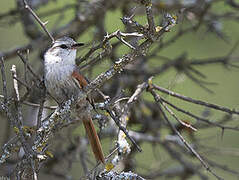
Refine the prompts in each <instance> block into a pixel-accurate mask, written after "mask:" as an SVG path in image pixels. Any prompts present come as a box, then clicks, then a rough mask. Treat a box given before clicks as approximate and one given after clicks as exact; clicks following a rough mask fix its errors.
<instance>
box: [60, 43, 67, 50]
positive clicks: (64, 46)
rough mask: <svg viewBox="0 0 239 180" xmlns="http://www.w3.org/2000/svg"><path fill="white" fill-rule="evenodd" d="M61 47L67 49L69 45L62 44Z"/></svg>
mask: <svg viewBox="0 0 239 180" xmlns="http://www.w3.org/2000/svg"><path fill="white" fill-rule="evenodd" d="M60 48H62V49H67V48H68V47H67V45H65V44H62V45H60Z"/></svg>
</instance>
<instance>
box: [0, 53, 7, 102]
mask: <svg viewBox="0 0 239 180" xmlns="http://www.w3.org/2000/svg"><path fill="white" fill-rule="evenodd" d="M0 65H1V74H2V84H3V86H2V89H3V95H4V104H5V105H6V103H7V81H6V74H5V67H4V59H3V57H2V58H0Z"/></svg>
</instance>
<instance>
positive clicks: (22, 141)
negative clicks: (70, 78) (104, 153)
mask: <svg viewBox="0 0 239 180" xmlns="http://www.w3.org/2000/svg"><path fill="white" fill-rule="evenodd" d="M17 1H18V0H16V2H17ZM20 1H22V2H23V8H25V10H27V11H28V12H29V13H30V14H31V15H32V16H33V17H34V19H35V20H36V21H37V22H38V23H39V24H40V26H41V27H42V28H43V30H44V31H45V33H46V34H47V36H48V37H49V39H50V40H51V41H52V42H54V38H53V36H52V35H51V34H53V35H54V37H59V36H63V35H68V36H72V37H73V38H75V39H78V38H80V37H81V36H82V35H83V34H84V33H85V32H87V31H90V29H91V28H92V27H93V29H95V31H94V33H93V35H91V36H92V39H89V40H88V41H89V42H90V43H89V44H93V46H92V47H91V48H90V49H89V50H87V51H86V53H84V55H82V57H79V58H78V59H77V60H76V63H77V65H79V67H80V69H81V70H82V71H84V73H85V72H86V75H87V76H89V79H93V80H92V81H90V83H89V85H88V86H87V87H86V88H85V92H86V96H87V95H89V94H91V95H92V96H93V99H95V102H96V103H95V105H94V108H95V112H92V115H93V117H95V119H96V120H97V121H98V123H99V124H100V133H99V135H100V137H101V139H105V138H106V137H110V143H111V146H110V149H114V150H113V151H110V152H112V153H110V155H109V156H108V157H107V162H108V163H107V164H106V165H105V167H101V166H100V165H99V164H97V165H96V166H95V168H92V166H93V164H94V163H92V161H91V158H90V156H88V154H87V153H86V152H84V153H80V160H81V161H80V162H81V163H80V164H81V165H82V167H83V169H84V173H85V175H86V176H85V177H87V178H92V179H95V178H96V177H97V178H98V179H111V178H115V179H144V178H143V177H153V178H157V177H160V176H165V177H166V176H172V177H176V176H177V177H180V178H181V179H189V178H190V177H191V176H193V175H196V176H198V177H199V178H200V179H207V174H205V173H204V172H203V167H204V168H205V169H206V170H207V171H208V172H210V173H211V174H213V175H214V176H215V177H216V178H217V179H222V178H221V177H219V176H218V175H217V174H215V170H214V169H215V168H220V169H223V170H224V171H226V172H227V173H231V174H234V175H237V176H238V174H239V173H238V172H237V171H232V170H231V169H230V168H225V167H224V166H223V165H221V164H219V163H217V159H216V160H211V159H210V158H208V157H207V158H206V157H205V156H204V155H201V151H202V149H203V148H201V147H202V146H200V144H199V141H200V139H199V138H200V137H198V135H197V134H196V133H195V132H194V131H196V130H197V132H198V131H201V130H202V129H203V128H204V127H206V128H211V127H219V128H220V129H221V130H222V131H223V132H224V131H225V130H227V129H229V130H233V131H238V126H236V125H227V124H226V123H227V122H229V121H232V120H234V119H235V118H236V116H235V117H234V116H232V115H238V114H239V112H238V111H237V110H236V109H230V108H227V107H224V106H223V105H216V104H213V103H210V102H205V101H201V100H197V99H194V98H191V97H187V96H184V95H182V94H179V93H176V92H174V91H173V90H170V89H169V88H163V87H162V86H161V85H156V84H158V83H152V78H151V76H154V77H157V76H158V75H161V74H162V73H163V72H165V71H168V70H169V69H170V68H171V67H172V68H175V69H176V71H178V72H179V73H184V74H185V75H186V76H187V77H188V78H189V79H191V80H192V81H193V82H195V83H196V84H197V85H198V86H200V87H202V88H203V89H204V90H206V91H210V92H211V90H210V89H209V88H208V87H207V86H208V85H210V84H212V83H209V82H207V81H206V75H204V74H203V73H201V72H200V71H199V70H198V69H196V68H195V67H196V66H199V65H200V66H206V65H208V64H221V65H223V66H224V67H226V68H231V67H233V68H238V65H237V64H236V63H237V60H238V57H235V56H233V54H234V53H235V50H236V48H237V46H238V42H239V41H238V42H237V43H235V45H233V46H232V48H231V50H230V51H229V53H227V54H226V55H225V56H222V57H216V58H214V57H209V58H204V59H198V58H190V59H189V58H188V57H187V53H182V54H181V55H179V56H178V57H176V58H169V57H167V56H162V55H161V51H162V50H164V49H165V48H168V47H170V46H171V45H173V44H174V43H175V42H176V41H177V40H178V39H180V38H182V37H184V36H185V35H187V34H189V33H194V32H195V31H196V30H198V29H199V28H200V27H202V26H205V27H206V28H207V29H208V30H210V31H211V32H212V33H214V34H215V35H216V36H217V37H218V38H221V39H222V40H224V41H228V38H226V35H225V33H224V31H223V29H222V28H220V26H219V25H220V24H221V23H222V20H223V19H231V20H234V21H237V20H238V14H237V13H235V12H234V11H233V12H231V13H224V14H216V13H214V12H213V10H212V8H211V7H212V6H213V5H214V4H216V3H218V2H217V1H207V2H206V1H205V2H204V1H201V2H197V1H195V2H190V3H187V2H185V1H180V2H178V3H176V4H175V3H168V2H167V1H166V2H161V1H160V2H157V1H153V2H152V1H150V0H136V1H127V0H124V1H116V0H110V1H109V0H99V1H89V2H88V1H84V2H80V1H79V2H77V3H75V4H70V5H69V4H67V5H66V6H64V7H61V8H57V7H56V8H55V7H54V8H55V9H54V11H51V12H50V11H49V12H46V13H37V14H39V16H37V15H36V13H35V12H34V11H33V9H34V10H35V9H36V10H37V9H38V8H39V7H40V6H41V5H43V4H47V3H48V2H49V1H50V0H44V2H43V1H42V2H40V3H39V2H38V3H39V4H37V3H36V4H37V5H36V4H35V5H34V3H35V2H34V1H36V0H33V1H32V2H31V4H28V3H27V1H26V0H20ZM32 3H33V4H32ZM56 3H57V2H56ZM135 3H137V4H135ZM162 3H163V4H162ZM131 5H132V6H131ZM227 5H228V6H229V7H230V8H233V9H238V5H237V4H236V2H234V1H227ZM30 6H31V7H32V8H33V9H32V8H31V7H30ZM134 6H137V7H136V8H133V10H132V9H130V7H134ZM102 7H103V10H102ZM162 8H163V13H162ZM67 9H72V10H73V11H74V12H73V13H74V17H73V18H72V19H70V20H69V21H68V22H67V24H64V25H61V24H60V23H59V22H58V21H60V20H63V19H64V12H65V11H66V10H67ZM116 9H117V10H120V11H121V12H122V14H123V15H124V16H123V17H122V18H121V21H122V24H124V26H125V30H121V29H118V28H117V29H118V30H116V29H113V30H112V31H111V32H113V33H107V31H108V29H107V28H106V27H105V26H104V24H102V23H103V22H104V21H105V17H106V15H105V14H106V12H108V11H111V10H116ZM142 9H143V10H142ZM21 11H22V10H21V9H20V8H19V9H13V10H10V11H9V12H6V13H2V14H1V15H0V21H1V20H4V19H5V18H6V17H7V18H12V17H15V16H20V17H21V18H19V17H17V18H15V20H14V21H13V20H12V22H16V21H19V20H20V21H25V20H26V19H24V18H26V17H24V15H22V13H21ZM132 11H133V12H132ZM172 11H174V12H176V14H177V16H176V15H172V14H169V13H167V12H172ZM52 14H56V15H59V18H58V20H57V21H56V22H55V25H56V27H54V30H51V31H48V29H47V28H46V23H43V22H42V21H41V19H40V18H39V17H41V18H42V17H48V18H49V20H50V17H49V16H50V15H52ZM138 15H144V18H145V20H146V22H147V23H146V24H142V23H140V22H138V21H137V20H136V18H135V17H137V16H138ZM61 17H62V18H61ZM99 18H101V20H100V21H99ZM12 19H14V18H12ZM183 19H186V20H188V21H190V25H188V26H185V27H184V26H183V25H182V24H183V22H182V20H183ZM22 23H23V22H22ZM26 23H29V24H26ZM31 23H32V21H31V22H28V21H25V24H24V23H23V24H24V25H26V26H25V28H29V27H32V26H30V25H31ZM9 24H10V23H9ZM176 24H179V25H178V26H177V27H178V28H177V30H176V32H171V29H173V27H174V26H175V25H176ZM218 24H219V25H218ZM28 25H29V26H28ZM33 27H34V28H37V26H33ZM106 29H107V31H106ZM33 32H37V33H39V31H34V30H33ZM25 33H26V32H25ZM167 34H172V36H170V38H168V39H167V40H165V37H166V36H167ZM26 36H27V37H28V38H29V39H30V40H31V41H30V42H29V43H28V44H25V45H16V47H15V48H10V50H7V51H2V52H0V62H1V63H0V64H1V75H2V87H3V88H2V93H3V94H0V105H1V106H0V112H1V113H2V112H4V113H5V115H6V117H7V118H6V119H8V121H9V122H10V123H9V124H10V125H11V128H13V129H14V131H15V135H13V137H12V138H11V139H10V138H9V139H10V140H9V141H8V142H4V143H5V144H4V146H3V151H2V154H1V158H0V163H1V164H0V166H3V167H4V165H5V164H6V165H8V164H9V165H15V164H17V166H16V168H15V169H11V172H13V173H11V174H10V175H9V176H11V177H14V176H15V177H16V178H17V179H21V178H22V177H23V176H25V175H29V176H30V177H32V178H33V179H38V175H39V173H45V174H47V175H49V176H53V177H55V178H62V177H63V178H69V177H70V176H71V174H70V170H71V169H72V166H73V162H74V160H75V159H78V158H79V157H78V153H79V149H81V148H82V147H83V146H84V148H85V146H86V144H87V143H86V142H84V141H85V138H84V137H82V136H81V135H79V134H77V133H76V134H77V139H78V141H77V142H74V140H72V139H75V137H72V136H73V135H72V134H73V133H72V129H73V128H74V127H76V124H77V125H78V124H79V122H80V119H77V118H75V117H74V116H73V115H72V113H71V110H72V108H73V106H74V102H75V101H74V100H73V99H70V100H69V101H67V102H65V104H64V106H62V107H57V106H53V105H51V101H49V100H48V101H46V102H45V100H46V96H47V99H50V98H51V97H50V95H49V93H47V91H46V89H45V87H44V84H43V77H42V73H41V69H40V70H38V71H37V70H36V69H37V68H38V67H36V66H35V64H34V63H33V64H34V65H32V63H30V62H29V60H30V59H29V60H28V58H29V56H28V54H29V53H28V52H29V50H31V52H33V51H35V52H36V51H37V52H38V53H39V57H40V58H42V53H43V52H44V51H45V49H46V47H47V45H48V44H47V41H48V39H46V38H44V37H42V36H41V35H40V34H37V35H36V37H39V38H36V39H34V38H32V37H31V36H30V35H28V34H27V33H26ZM113 38H114V40H116V41H117V42H114V43H112V44H111V41H113ZM95 44H96V45H95ZM122 45H123V46H124V48H125V46H126V47H128V51H127V53H125V52H123V53H122V52H121V53H118V52H119V51H118V49H120V48H121V47H122ZM26 51H27V57H25V52H26ZM119 54H123V55H119ZM172 54H173V52H172ZM16 55H18V56H19V58H20V59H21V60H22V62H23V64H24V67H25V71H24V72H23V73H19V75H18V76H17V73H16V66H14V65H13V66H12V69H11V71H12V79H13V90H14V91H13V92H14V93H13V95H11V93H10V92H8V91H7V88H8V87H9V83H8V81H7V79H8V76H7V69H6V67H5V66H4V64H5V62H7V61H8V62H11V61H9V60H10V59H11V58H12V57H15V56H16ZM39 57H38V58H35V59H37V60H39V59H40V58H39ZM33 59H34V58H33ZM33 59H32V58H31V60H33ZM152 60H153V61H156V60H158V61H160V63H155V64H157V65H155V66H153V68H150V67H149V66H150V61H152ZM103 61H104V62H107V66H105V65H104V68H102V69H101V68H99V66H100V65H102V63H103ZM99 70H100V74H99V75H97V76H96V77H94V78H92V77H93V76H92V74H94V73H93V72H99ZM19 72H20V70H19ZM21 76H24V78H21ZM22 87H24V88H22ZM99 88H100V90H99ZM156 92H157V93H158V92H162V93H164V94H167V95H170V96H173V97H175V98H177V99H179V100H180V101H182V102H189V103H192V104H196V105H200V106H201V107H204V108H205V109H209V110H208V111H209V112H211V109H212V110H213V109H215V110H218V111H221V112H224V113H227V114H228V116H223V118H222V119H220V120H217V121H215V120H214V119H213V117H212V116H210V113H208V114H207V113H206V115H205V114H203V113H202V114H201V115H195V114H194V112H191V111H190V110H186V109H184V108H182V107H180V106H178V105H176V103H174V101H173V100H171V99H170V100H168V99H167V98H165V97H164V96H161V95H159V94H157V93H156ZM98 94H100V95H99V96H98ZM150 94H151V95H152V96H153V97H154V100H150V101H148V100H147V98H146V97H147V96H148V95H150ZM145 96H146V97H145ZM53 100H54V99H53ZM25 107H26V108H25ZM171 108H172V109H171ZM25 109H27V110H28V112H27V111H26V112H25ZM173 109H174V110H176V112H174V111H173ZM48 110H52V112H48ZM166 112H167V113H166ZM177 112H181V113H183V114H185V115H187V116H189V117H192V118H194V119H195V120H196V121H197V122H196V123H195V124H192V123H190V120H186V121H185V120H184V119H181V118H179V116H178V114H177ZM25 114H27V115H25ZM1 116H2V114H1ZM229 116H230V117H229ZM170 117H173V118H174V119H175V120H176V122H175V124H174V123H173V122H172V121H171V118H170ZM29 119H30V122H31V125H28V124H27V125H26V123H25V122H27V121H29ZM33 119H35V120H33ZM162 120H165V121H166V123H164V121H162ZM33 122H34V123H33ZM72 124H74V126H70V125H72ZM208 124H209V125H210V126H207V125H208ZM63 128H64V129H65V130H66V131H67V138H66V137H64V136H63V135H62V134H63V133H62V131H61V130H62V129H63ZM131 128H132V129H134V130H132V129H131ZM164 130H167V132H168V130H170V131H169V134H168V135H166V137H165V138H164V137H162V134H161V132H162V131H164ZM170 132H171V133H170ZM182 132H187V133H188V137H189V141H186V140H185V138H184V137H183V136H182V135H181V133H182ZM58 136H59V138H58ZM114 137H115V138H116V139H117V141H116V143H114V142H115V141H114V139H113V138H114ZM126 137H127V138H126ZM52 139H54V142H52V141H51V140H52ZM59 139H60V141H59ZM63 140H66V141H65V143H64V147H63V146H62V141H63ZM127 140H130V141H131V142H132V144H133V146H132V147H131V146H130V145H129V143H128V142H127ZM144 142H146V143H151V144H153V145H154V146H153V148H152V149H153V150H154V149H156V148H154V147H158V146H160V147H162V148H163V149H165V150H166V153H167V154H168V155H169V157H170V158H171V159H173V160H176V161H178V162H179V166H178V168H172V167H171V166H170V165H168V166H167V167H166V168H165V169H163V168H162V169H161V168H160V169H158V168H156V169H154V168H152V169H150V171H147V173H146V174H144V173H141V172H137V168H138V167H140V166H141V163H142V164H143V165H145V163H144V162H141V161H140V162H137V163H135V161H134V158H135V155H136V154H138V151H136V150H137V149H138V150H140V151H141V147H140V146H141V144H142V143H144ZM185 146H186V148H187V149H188V150H189V151H187V150H186V149H185ZM19 149H20V151H19V152H18V150H19ZM21 149H23V151H24V153H23V154H21ZM50 149H51V150H54V152H53V153H52V152H50ZM179 149H180V151H179ZM55 150H56V151H55ZM107 150H108V149H107ZM84 151H86V149H84ZM142 151H143V152H142V153H141V154H143V153H144V149H142ZM16 152H18V155H19V158H18V159H14V156H13V155H14V154H15V153H16ZM116 152H117V154H115V153H116ZM113 154H115V156H114V157H112V155H113ZM141 154H140V155H141ZM155 154H157V153H155ZM155 157H157V155H155ZM192 157H196V158H197V159H198V162H200V164H199V165H196V163H195V161H191V159H190V160H189V158H192ZM186 158H187V159H186ZM11 159H14V161H11ZM156 159H157V158H156ZM46 160H49V161H48V162H47V161H46ZM63 161H66V162H67V163H68V165H69V166H68V168H67V170H66V169H65V168H64V169H65V171H64V172H63V171H57V170H55V169H56V167H58V165H59V164H62V162H63ZM137 161H138V160H137ZM167 161H168V159H167ZM59 162H60V163H59ZM146 163H147V162H146ZM160 163H161V162H160ZM147 166H148V164H147ZM6 167H8V166H6ZM12 167H13V166H12ZM122 167H123V168H122ZM160 167H161V166H160ZM118 168H119V169H120V168H121V169H123V170H122V172H121V173H116V172H115V171H114V169H118ZM6 169H7V168H6ZM57 169H58V168H57ZM89 169H91V170H90V171H89ZM102 169H104V170H102ZM128 171H134V172H137V173H138V174H140V176H139V175H138V174H136V173H133V172H128ZM6 172H7V170H6V171H5V172H4V173H6ZM148 172H150V173H148ZM80 177H83V176H82V175H80ZM77 178H79V176H78V177H77Z"/></svg>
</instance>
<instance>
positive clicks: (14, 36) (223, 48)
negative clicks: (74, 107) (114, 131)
mask: <svg viewBox="0 0 239 180" xmlns="http://www.w3.org/2000/svg"><path fill="white" fill-rule="evenodd" d="M72 3H75V1H74V0H57V1H51V2H50V3H48V4H47V5H46V6H42V7H41V8H40V9H38V10H37V13H38V14H40V13H43V12H46V11H48V10H51V9H52V8H56V7H63V6H65V5H68V4H72ZM0 7H1V8H0V14H2V13H5V12H8V11H9V10H11V9H14V8H15V7H16V5H15V2H14V1H7V0H1V1H0ZM213 9H214V12H215V13H223V12H227V11H228V10H230V11H231V9H230V8H229V7H228V6H225V4H224V1H221V2H218V3H216V4H215V6H213ZM172 13H173V12H172ZM238 15H239V14H238ZM59 16H61V17H60V18H61V21H60V23H59V24H55V22H56V21H57V20H58V19H59ZM73 16H74V15H73V10H72V9H69V10H67V11H65V13H64V14H63V15H52V16H49V17H47V18H44V17H43V18H42V20H43V21H49V22H48V25H47V28H48V29H50V30H52V29H54V28H56V27H55V26H60V25H62V24H64V23H66V22H68V20H69V19H71V18H72V17H73ZM123 16H124V15H123V14H122V13H121V12H120V11H118V10H114V11H109V12H107V14H106V21H105V26H106V28H105V29H106V31H107V32H109V33H111V32H113V31H116V30H117V29H120V30H122V31H124V25H123V24H122V22H121V20H120V18H121V17H123ZM99 18H100V17H99ZM135 18H136V19H137V21H138V22H140V23H142V24H144V23H146V18H145V16H144V15H140V14H139V15H136V17H135ZM180 23H182V24H183V25H184V26H185V27H186V26H188V25H189V24H190V23H191V22H190V21H188V20H183V21H181V22H180ZM219 25H220V26H221V28H222V29H223V32H224V33H225V35H226V39H225V40H223V39H220V38H218V37H217V35H215V34H214V33H211V32H210V31H208V30H207V29H206V27H204V26H202V27H201V28H199V30H198V31H197V32H193V33H189V34H187V35H185V36H183V37H182V38H179V39H178V40H177V41H176V42H175V43H173V44H172V45H171V46H169V47H168V48H165V49H163V51H161V52H160V55H162V56H166V57H169V58H171V59H173V58H175V57H178V56H179V55H180V54H182V53H184V52H187V56H188V57H189V58H196V59H200V58H207V57H222V56H225V55H226V54H227V53H228V52H229V51H230V50H231V49H232V47H233V45H234V44H235V43H236V42H237V41H238V40H239V33H238V32H239V31H238V30H239V22H238V20H237V22H236V21H230V20H225V21H222V23H221V24H219ZM177 28H179V26H175V28H173V29H172V30H171V32H169V33H166V34H165V35H164V36H165V39H167V38H170V37H172V36H173V35H174V34H175V32H176V31H177ZM94 31H95V29H89V30H88V31H87V32H85V33H84V34H83V35H82V36H80V37H79V39H78V40H79V41H82V42H86V43H90V42H92V41H93V40H92V38H93V37H94V36H93V34H94ZM28 42H29V40H28V39H27V37H26V36H25V34H24V32H23V28H22V24H21V23H20V22H19V21H18V22H17V23H14V24H11V22H10V21H9V19H8V18H6V19H4V20H1V21H0V52H4V51H8V50H9V49H12V48H14V47H18V46H21V45H23V44H27V43H28ZM87 50H88V49H87V48H85V49H83V50H82V51H81V52H80V53H79V56H81V55H83V54H84V53H85V52H87ZM127 51H129V49H128V48H127V47H125V46H122V47H121V48H119V52H118V53H119V55H120V54H124V53H125V52H127ZM232 56H233V57H239V47H238V48H237V49H236V50H235V51H234V53H233V55H232ZM30 57H34V53H33V54H31V52H30ZM30 61H31V58H30ZM160 63H161V61H157V59H153V60H152V64H151V65H152V67H153V66H154V65H158V64H160ZM12 64H16V65H17V68H18V71H21V68H23V65H22V62H21V61H20V60H19V58H18V57H15V58H12V59H9V60H7V61H6V73H7V75H8V81H9V84H8V90H9V92H10V91H12V86H11V79H10V68H11V65H12ZM32 64H33V66H34V67H39V64H42V60H41V59H38V60H36V59H34V62H33V63H32ZM107 67H109V64H108V63H107V62H105V63H102V64H100V65H99V69H98V70H95V72H94V75H95V76H96V75H97V74H98V73H100V72H103V70H104V69H107ZM197 69H198V70H199V71H200V72H202V73H203V74H204V75H206V76H207V81H208V82H215V83H217V84H216V85H209V86H207V87H209V88H210V89H211V90H212V91H213V92H214V93H213V94H211V93H208V92H206V91H205V90H203V89H202V88H200V87H199V86H197V85H196V84H195V83H194V82H192V81H191V80H190V79H188V78H187V77H186V76H185V75H184V74H183V73H178V72H177V71H176V70H175V69H172V68H171V69H170V70H168V71H167V72H165V73H163V74H161V75H160V76H158V77H156V78H154V80H153V81H154V83H155V84H158V85H159V86H162V87H166V88H169V89H171V90H172V91H175V92H178V93H180V94H183V95H186V96H189V97H192V98H195V99H200V100H204V101H207V102H211V103H215V104H219V105H223V106H226V107H229V108H235V109H239V96H238V93H239V81H238V79H239V69H238V68H233V67H228V68H226V67H225V66H223V65H221V64H218V65H216V64H212V65H208V66H198V67H197ZM19 74H20V73H19ZM0 92H1V94H2V89H1V90H0ZM145 98H148V99H150V97H149V96H147V94H145ZM167 99H168V100H170V101H172V102H174V103H175V104H177V105H179V106H180V107H183V108H185V109H187V110H189V111H192V112H194V113H195V114H201V113H203V112H205V111H207V109H204V108H202V107H199V106H194V105H192V104H189V103H185V102H181V101H179V100H175V98H173V97H167ZM210 113H211V117H212V119H217V118H218V117H221V116H222V113H220V112H218V111H210ZM179 117H180V118H182V119H187V117H185V116H184V115H182V114H179ZM238 120H239V119H238V117H235V120H233V121H232V122H230V123H228V125H238ZM172 121H173V120H172ZM0 123H1V125H0V132H1V134H4V132H5V131H6V130H9V129H6V128H5V121H4V120H3V119H1V121H0ZM133 128H134V127H133ZM80 129H81V128H80ZM166 134H167V132H165V135H166ZM162 135H164V134H163V133H162ZM184 135H185V137H186V136H187V135H186V134H184ZM196 135H197V136H199V137H200V139H201V141H202V143H203V144H206V145H207V146H209V147H212V148H215V151H213V150H205V152H203V151H202V152H200V154H201V155H202V156H205V157H207V158H211V159H213V160H215V161H216V162H218V163H221V164H223V165H225V166H228V167H231V168H232V169H234V170H236V171H239V143H238V138H239V134H238V132H237V131H230V130H226V131H225V132H224V134H223V137H222V131H221V130H220V129H219V128H210V129H205V130H199V131H197V132H196ZM3 139H4V136H2V135H1V136H0V144H1V145H2V144H3V143H4V142H3ZM110 143H112V142H109V141H107V140H104V145H103V146H104V147H108V146H109V144H110ZM106 149H108V148H106ZM142 149H143V152H142V153H138V154H137V155H136V159H135V161H136V162H137V163H139V164H140V165H139V167H138V169H137V170H136V172H140V174H144V173H146V172H148V171H149V170H150V169H152V168H156V167H158V168H165V167H168V166H174V165H175V162H174V161H173V160H170V161H168V157H167V155H166V153H165V152H164V150H162V149H160V147H157V148H155V149H153V148H152V147H151V145H150V144H147V143H145V144H143V145H142ZM155 154H156V158H155ZM194 161H195V162H196V161H197V160H194ZM79 172H82V169H81V167H80V166H79V164H78V162H75V163H74V166H73V168H72V174H73V177H77V176H78V175H79ZM215 172H216V173H218V174H219V175H221V176H222V177H224V178H225V179H227V180H234V179H238V178H239V176H236V175H235V174H234V175H232V174H230V173H226V172H224V171H222V170H218V169H215ZM205 173H206V170H205ZM0 175H1V174H0ZM207 175H209V174H208V173H207ZM209 177H210V178H209V179H215V178H214V177H212V176H211V175H209ZM160 179H167V178H164V177H162V178H160ZM175 179H177V178H175ZM191 179H192V180H196V179H198V178H197V177H192V178H191Z"/></svg>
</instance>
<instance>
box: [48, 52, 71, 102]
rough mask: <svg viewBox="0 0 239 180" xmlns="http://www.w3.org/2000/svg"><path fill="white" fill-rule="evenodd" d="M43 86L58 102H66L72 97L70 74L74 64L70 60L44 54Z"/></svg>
mask: <svg viewBox="0 0 239 180" xmlns="http://www.w3.org/2000/svg"><path fill="white" fill-rule="evenodd" d="M44 68H45V85H46V88H47V90H48V91H49V93H50V94H51V95H52V96H53V97H55V98H56V99H57V100H59V101H64V100H67V98H70V96H71V95H74V94H75V93H76V92H75V91H76V90H75V86H76V85H75V83H74V81H73V79H72V76H71V75H72V73H73V71H74V69H75V62H73V61H72V59H64V60H63V59H62V58H60V57H59V56H54V55H51V54H49V53H46V54H45V62H44Z"/></svg>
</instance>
